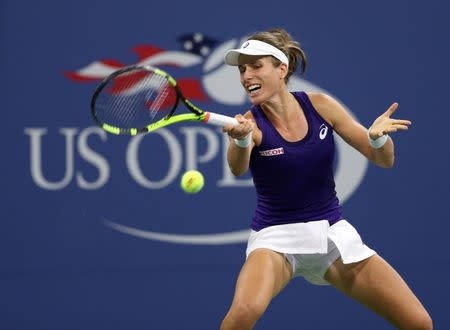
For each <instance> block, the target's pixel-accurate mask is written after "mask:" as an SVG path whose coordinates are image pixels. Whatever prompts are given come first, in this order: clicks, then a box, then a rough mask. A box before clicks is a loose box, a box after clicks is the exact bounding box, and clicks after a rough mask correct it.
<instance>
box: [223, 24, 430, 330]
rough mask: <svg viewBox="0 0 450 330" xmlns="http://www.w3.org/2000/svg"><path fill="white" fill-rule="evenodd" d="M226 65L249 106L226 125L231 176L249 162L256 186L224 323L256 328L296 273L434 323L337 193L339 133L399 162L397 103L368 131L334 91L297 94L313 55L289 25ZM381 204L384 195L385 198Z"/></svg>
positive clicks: (414, 324) (406, 319) (401, 317)
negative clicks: (293, 86) (293, 80)
mask: <svg viewBox="0 0 450 330" xmlns="http://www.w3.org/2000/svg"><path fill="white" fill-rule="evenodd" d="M225 62H226V63H227V64H228V65H232V66H237V67H238V69H239V72H240V81H241V84H242V86H243V87H244V89H245V90H246V92H247V93H248V96H249V97H250V100H251V102H252V104H253V106H252V108H251V109H250V110H249V111H248V112H246V113H245V114H244V115H237V116H236V119H237V120H238V121H239V122H240V124H239V125H238V126H232V125H228V126H225V127H224V128H223V130H224V132H226V133H228V135H229V137H230V145H229V148H228V151H227V153H228V154H227V155H228V163H229V167H230V169H231V171H232V173H233V174H234V175H237V176H238V175H241V174H243V173H245V172H246V171H247V170H248V169H250V171H251V173H252V177H253V180H254V184H255V188H256V192H257V206H256V209H255V212H254V216H253V220H252V224H251V229H252V230H251V234H250V237H249V240H248V244H247V251H246V252H247V258H246V261H245V263H244V265H243V267H242V269H241V272H240V274H239V277H238V280H237V283H236V289H235V293H234V298H233V301H232V304H231V307H230V309H229V310H228V313H227V314H226V316H225V318H224V320H223V322H222V325H221V329H223V330H225V329H252V328H253V326H254V325H255V324H256V322H257V321H258V319H259V318H260V317H261V316H262V314H263V313H264V312H265V310H266V309H267V307H268V305H269V303H270V302H271V300H272V298H273V297H274V296H276V295H277V294H278V293H279V292H280V291H281V290H282V289H283V288H284V287H285V286H286V284H287V283H288V282H289V281H290V280H291V279H292V278H294V277H296V276H303V277H304V278H305V279H306V280H308V281H309V282H311V283H313V284H320V285H333V286H334V287H336V288H337V289H338V290H340V291H342V292H344V293H345V294H347V295H349V296H350V297H352V298H353V299H355V300H357V301H358V302H360V303H361V304H363V305H365V306H367V307H368V308H370V309H371V310H373V311H374V312H376V313H378V314H379V315H381V316H382V317H384V318H385V319H386V320H387V321H388V322H390V323H391V324H392V325H394V326H396V327H397V328H399V329H432V327H433V325H432V320H431V318H430V316H429V314H428V312H427V311H426V310H425V308H424V307H423V305H422V304H421V302H420V301H419V300H418V298H417V297H416V296H415V295H414V293H413V292H412V291H411V289H410V288H409V287H408V285H407V284H406V283H405V281H404V280H403V279H402V277H401V276H400V275H399V274H398V273H397V272H396V271H395V270H394V269H393V268H392V267H391V266H390V265H389V264H388V263H387V262H386V261H385V260H384V259H383V258H382V257H381V256H379V255H378V254H377V253H376V252H375V251H374V250H372V249H371V248H369V247H368V246H367V245H365V244H364V243H363V242H362V240H361V237H360V235H359V234H358V232H357V230H356V229H355V228H354V227H353V226H352V225H351V224H350V223H349V222H348V221H347V220H345V218H344V217H343V215H342V211H341V206H340V205H339V201H338V198H337V197H336V192H335V182H334V178H333V172H332V171H333V159H334V153H335V142H334V139H333V132H336V133H337V134H339V135H340V136H341V137H342V138H343V139H344V140H345V141H346V142H347V143H348V144H350V145H351V146H352V147H354V148H355V149H356V150H358V151H359V152H361V153H362V154H363V155H364V156H365V157H367V158H368V159H369V160H370V161H372V162H373V163H374V164H376V165H378V166H381V167H388V168H389V167H392V166H393V164H394V144H393V142H392V139H391V137H390V136H389V135H388V134H390V133H394V132H396V131H398V130H406V129H408V126H409V125H410V124H411V123H410V121H408V120H401V119H394V118H392V115H393V114H394V112H395V110H396V109H397V107H398V105H397V103H394V104H392V105H391V106H390V107H389V109H387V111H386V112H385V113H383V114H382V115H381V116H379V117H378V118H377V119H376V120H375V121H374V122H373V124H372V125H371V127H370V128H369V129H368V130H367V129H366V128H365V127H363V126H362V125H361V124H360V123H358V122H357V121H356V120H355V119H354V118H353V117H352V116H351V115H350V114H349V113H348V112H347V110H346V109H345V108H344V107H343V106H342V105H340V104H339V103H338V102H337V101H336V100H334V99H333V98H332V97H330V96H327V95H324V94H319V93H305V92H294V93H292V92H290V91H289V90H288V88H287V82H288V80H289V77H290V76H291V75H292V74H293V73H294V72H295V71H296V68H297V65H298V64H300V65H301V73H303V72H304V70H305V67H306V57H305V54H304V52H303V50H302V49H301V48H300V45H299V43H298V42H296V41H294V40H293V39H292V37H291V36H290V34H289V33H288V32H287V31H285V30H283V29H273V30H270V31H265V32H259V33H256V34H254V35H252V36H251V37H249V38H248V40H247V41H246V42H244V44H243V45H242V46H241V47H240V48H239V49H232V50H230V51H228V52H227V54H226V56H225ZM380 203H381V200H380Z"/></svg>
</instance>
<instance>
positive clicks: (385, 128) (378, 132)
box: [369, 103, 411, 140]
mask: <svg viewBox="0 0 450 330" xmlns="http://www.w3.org/2000/svg"><path fill="white" fill-rule="evenodd" d="M397 108H398V103H393V104H392V105H391V106H390V107H389V109H387V111H386V112H385V113H383V114H382V115H381V116H380V117H378V118H377V119H375V121H374V122H373V124H372V126H371V127H370V131H369V135H370V138H371V139H373V140H376V139H378V138H379V137H381V136H383V135H385V134H389V133H393V132H397V131H398V130H407V129H408V127H409V126H410V125H411V121H409V120H405V119H394V118H391V116H392V114H393V113H394V112H395V110H397Z"/></svg>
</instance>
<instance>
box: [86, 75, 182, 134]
mask: <svg viewBox="0 0 450 330" xmlns="http://www.w3.org/2000/svg"><path fill="white" fill-rule="evenodd" d="M176 101H177V98H176V92H175V88H174V87H173V86H172V85H171V84H170V83H169V82H168V81H167V79H166V78H165V77H164V76H161V75H158V74H154V73H152V72H149V71H145V70H134V71H130V72H125V73H122V74H120V75H118V76H116V77H115V78H113V79H111V80H110V81H109V82H108V83H107V84H106V86H105V87H104V90H103V92H101V93H100V94H99V95H98V97H97V100H96V106H95V109H96V117H97V119H98V120H99V121H100V122H102V123H106V124H108V125H111V126H115V127H119V128H124V129H131V128H137V129H140V128H144V127H146V126H147V125H149V124H151V123H153V122H155V121H157V120H159V119H161V118H162V117H164V116H166V115H167V114H168V113H169V111H167V110H171V109H172V108H173V106H174V105H175V103H176Z"/></svg>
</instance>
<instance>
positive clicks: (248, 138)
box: [234, 133, 252, 148]
mask: <svg viewBox="0 0 450 330" xmlns="http://www.w3.org/2000/svg"><path fill="white" fill-rule="evenodd" d="M234 143H236V144H237V145H238V146H239V147H241V148H247V147H248V146H249V145H250V143H252V134H251V133H249V134H248V135H247V136H246V137H245V138H243V139H234Z"/></svg>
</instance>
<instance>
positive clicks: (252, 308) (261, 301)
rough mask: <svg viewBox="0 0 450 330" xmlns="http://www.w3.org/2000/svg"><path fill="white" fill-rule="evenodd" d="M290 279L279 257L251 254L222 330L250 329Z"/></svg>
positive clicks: (262, 252) (261, 252) (288, 268)
mask: <svg viewBox="0 0 450 330" xmlns="http://www.w3.org/2000/svg"><path fill="white" fill-rule="evenodd" d="M291 277H292V268H291V266H290V264H289V263H288V261H287V260H286V259H285V257H284V256H283V255H282V254H280V253H277V252H274V251H271V250H268V249H258V250H255V251H253V252H252V253H251V254H250V255H249V257H248V258H247V260H246V262H245V263H244V265H243V266H242V269H241V272H240V274H239V277H238V280H237V283H236V290H235V293H234V298H233V302H232V304H231V307H230V309H229V311H228V313H227V315H226V316H225V319H224V320H223V322H222V326H221V330H228V329H233V330H238V329H239V330H244V329H252V328H253V326H254V325H255V323H256V322H257V321H258V319H259V318H260V317H261V316H262V314H263V313H264V311H265V310H266V308H267V306H268V305H269V303H270V301H271V300H272V298H273V297H275V296H276V295H277V294H278V293H279V292H280V291H281V290H282V289H283V288H284V287H285V286H286V284H287V283H288V282H289V280H290V279H291Z"/></svg>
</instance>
